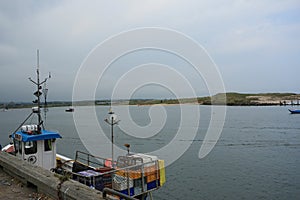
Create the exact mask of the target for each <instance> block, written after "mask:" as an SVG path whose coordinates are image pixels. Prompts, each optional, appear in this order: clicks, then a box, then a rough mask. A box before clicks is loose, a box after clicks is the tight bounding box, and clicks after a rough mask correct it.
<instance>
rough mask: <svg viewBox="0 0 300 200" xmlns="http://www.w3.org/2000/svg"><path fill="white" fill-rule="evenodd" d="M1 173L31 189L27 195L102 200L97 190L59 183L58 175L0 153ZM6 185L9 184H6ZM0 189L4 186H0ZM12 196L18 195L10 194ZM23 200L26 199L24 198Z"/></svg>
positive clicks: (71, 181) (66, 182)
mask: <svg viewBox="0 0 300 200" xmlns="http://www.w3.org/2000/svg"><path fill="white" fill-rule="evenodd" d="M1 172H5V173H7V174H9V175H10V176H12V177H14V179H17V180H19V181H20V182H21V183H23V184H24V185H26V186H28V187H29V188H31V190H30V191H27V193H26V194H27V195H28V192H29V193H30V192H31V191H35V192H37V193H40V194H44V195H46V196H47V197H49V198H50V199H65V200H75V199H87V200H88V199H100V200H101V199H103V198H102V193H101V192H100V191H98V190H94V189H91V188H89V187H88V186H86V185H83V184H81V183H78V182H76V181H73V180H66V181H64V182H62V181H60V180H61V179H60V175H57V174H55V173H53V172H50V171H48V170H45V169H43V168H41V167H38V166H33V165H31V164H29V163H27V162H26V161H23V160H21V159H19V158H17V157H15V156H13V155H10V154H8V153H5V152H1V151H0V173H1ZM3 177H4V175H3ZM3 183H4V182H3ZM7 184H10V183H9V182H8V183H7ZM59 185H61V186H59ZM0 187H5V186H1V185H0ZM24 189H25V188H24ZM17 190H22V188H17ZM12 195H20V194H14V193H12ZM27 197H28V196H27ZM10 199H19V198H18V197H17V196H16V197H14V196H12V198H10ZM22 199H23V198H22ZM24 199H26V196H25V197H24ZM33 199H34V198H33Z"/></svg>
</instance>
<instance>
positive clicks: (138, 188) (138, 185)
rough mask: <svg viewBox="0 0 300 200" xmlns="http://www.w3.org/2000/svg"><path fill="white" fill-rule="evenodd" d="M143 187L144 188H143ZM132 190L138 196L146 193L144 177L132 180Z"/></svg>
mask: <svg viewBox="0 0 300 200" xmlns="http://www.w3.org/2000/svg"><path fill="white" fill-rule="evenodd" d="M143 186H144V187H143ZM133 188H134V194H135V195H139V194H142V193H144V192H146V191H147V181H146V177H144V178H143V179H142V178H140V179H134V180H133Z"/></svg>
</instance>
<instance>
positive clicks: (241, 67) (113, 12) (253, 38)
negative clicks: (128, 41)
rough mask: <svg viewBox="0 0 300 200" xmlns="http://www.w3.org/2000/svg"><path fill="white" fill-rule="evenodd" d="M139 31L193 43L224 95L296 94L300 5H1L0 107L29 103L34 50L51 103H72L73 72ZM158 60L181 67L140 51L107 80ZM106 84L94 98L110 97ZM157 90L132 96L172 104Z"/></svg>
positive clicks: (237, 1) (139, 0) (218, 0)
mask: <svg viewBox="0 0 300 200" xmlns="http://www.w3.org/2000/svg"><path fill="white" fill-rule="evenodd" d="M142 27H162V28H167V29H173V30H176V31H179V32H181V33H183V34H185V35H187V36H189V37H191V38H192V39H194V40H195V41H197V42H198V43H199V44H200V45H202V46H203V47H204V48H205V49H206V50H207V52H208V53H209V55H210V56H211V58H212V59H213V60H214V62H215V63H216V65H217V66H218V69H219V71H220V73H221V76H222V77H223V81H224V84H225V88H226V91H228V92H242V93H249V92H252V93H256V92H295V93H299V85H300V81H299V75H300V56H299V55H300V2H299V0H294V1H293V0H284V1H283V0H282V1H281V0H249V1H246V0H245V1H243V0H212V1H208V0H207V1H206V0H203V1H199V0H187V1H179V0H149V1H148V0H131V1H129V0H128V1H127V0H119V1H112V0H107V1H101V0H97V1H96V0H95V1H33V0H32V1H30V0H26V1H23V0H19V1H17V0H2V1H0V69H1V73H0V91H1V94H0V102H5V101H31V100H33V96H32V91H33V86H32V84H31V83H30V82H29V81H28V77H32V78H34V77H35V67H36V50H37V49H39V50H40V67H41V75H42V77H47V74H48V72H51V74H52V78H51V79H50V80H49V81H48V87H49V100H50V101H51V100H71V99H72V90H73V84H74V80H75V76H76V73H77V71H78V70H79V67H80V65H81V64H82V62H83V61H84V59H85V58H86V57H87V56H88V54H89V52H91V50H92V49H93V48H95V47H96V46H97V45H98V44H99V43H101V42H103V41H104V40H106V39H107V38H109V37H111V36H112V35H116V34H118V33H120V32H124V31H128V30H131V29H135V28H142ZM174 42H176V41H174ZM155 56H156V57H158V58H159V59H157V58H155V59H154V60H155V61H156V62H157V60H161V62H162V64H166V63H167V64H168V65H169V66H171V67H172V65H174V66H176V67H177V69H179V68H180V67H179V66H185V64H184V63H183V62H181V61H180V60H178V62H177V61H176V59H174V58H172V57H171V56H170V55H168V54H166V53H157V52H155V51H153V52H151V51H148V52H143V53H139V52H138V53H136V54H135V55H128V57H127V58H126V56H124V59H123V60H121V61H119V63H118V64H116V66H115V69H114V70H115V71H114V70H111V71H110V73H111V74H108V75H107V77H114V72H118V73H120V71H119V70H118V69H117V68H118V66H122V65H124V64H126V65H128V66H127V68H126V69H128V70H129V69H130V67H131V65H132V67H134V66H135V65H136V64H143V63H149V62H153V60H151V59H150V58H153V57H155ZM145 57H146V59H145ZM149 57H150V58H149ZM168 59H169V61H166V60H168ZM133 60H139V62H136V63H134V62H133ZM175 61H176V62H175ZM122 62H123V63H122ZM183 71H184V74H185V76H186V78H187V79H188V80H190V81H191V84H192V85H193V86H194V87H195V88H196V89H195V91H196V93H197V95H198V96H203V95H206V94H207V91H206V89H205V84H203V83H202V82H201V81H199V80H196V78H195V77H193V73H192V72H191V73H189V67H188V66H186V68H184V70H183ZM122 72H124V73H125V71H124V70H123V71H122ZM137 78H143V77H142V76H141V77H137ZM106 80H109V79H108V78H107V79H106ZM197 81H199V84H197ZM106 85H110V84H109V83H107V84H106ZM106 85H105V84H104V85H103V86H102V87H99V89H98V90H97V94H96V98H100V99H101V98H102V99H105V98H110V94H109V92H108V91H109V90H110V89H111V88H110V87H105V86H106ZM155 87H156V86H155ZM155 87H152V88H151V86H149V85H148V86H146V87H145V88H144V91H143V89H140V92H137V93H136V94H135V95H134V97H145V98H151V97H153V98H168V97H173V95H172V94H171V93H168V91H167V90H165V89H164V88H158V87H156V88H155ZM153 88H155V89H153Z"/></svg>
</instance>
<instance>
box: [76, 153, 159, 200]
mask: <svg viewBox="0 0 300 200" xmlns="http://www.w3.org/2000/svg"><path fill="white" fill-rule="evenodd" d="M105 161H107V160H106V159H104V158H101V157H97V156H93V155H90V154H87V153H84V152H80V151H77V152H76V159H75V162H74V164H75V165H78V166H80V167H78V166H77V167H78V169H77V170H75V171H74V170H73V172H72V178H73V179H74V180H77V181H79V182H81V183H83V184H85V185H88V186H90V187H91V188H95V189H97V190H100V191H104V190H105V188H109V189H112V190H114V191H117V192H118V193H122V194H125V195H128V196H131V197H137V196H141V195H147V193H149V192H151V191H153V190H156V189H158V188H160V187H161V186H162V185H163V184H164V181H165V177H164V176H165V175H164V166H163V161H160V160H155V161H151V162H147V163H143V159H141V158H138V157H130V156H120V157H119V158H118V162H116V163H115V165H114V166H115V167H114V168H111V167H107V166H106V165H105ZM73 168H74V166H73Z"/></svg>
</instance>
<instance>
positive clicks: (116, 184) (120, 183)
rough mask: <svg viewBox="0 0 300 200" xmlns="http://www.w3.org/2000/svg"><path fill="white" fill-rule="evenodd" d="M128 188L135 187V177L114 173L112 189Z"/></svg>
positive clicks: (121, 189)
mask: <svg viewBox="0 0 300 200" xmlns="http://www.w3.org/2000/svg"><path fill="white" fill-rule="evenodd" d="M128 188H133V179H131V178H129V177H128V178H127V177H124V176H119V175H117V174H114V175H112V189H114V190H117V191H123V190H127V189H128Z"/></svg>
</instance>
